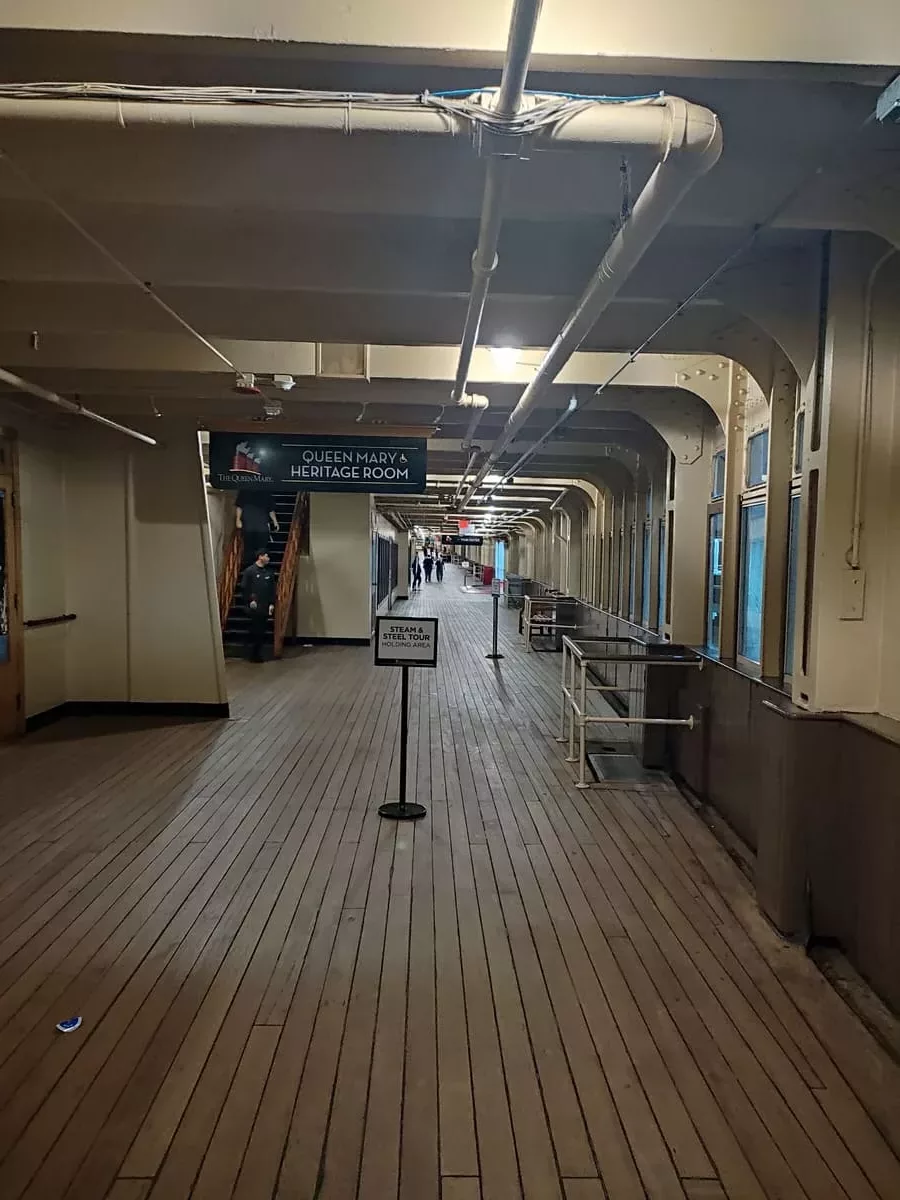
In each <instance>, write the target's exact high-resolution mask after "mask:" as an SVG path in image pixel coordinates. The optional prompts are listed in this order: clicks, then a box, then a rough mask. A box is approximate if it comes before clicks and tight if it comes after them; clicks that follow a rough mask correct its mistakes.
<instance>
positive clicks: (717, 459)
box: [709, 450, 725, 501]
mask: <svg viewBox="0 0 900 1200" xmlns="http://www.w3.org/2000/svg"><path fill="white" fill-rule="evenodd" d="M720 463H721V465H722V472H721V474H722V484H721V491H717V490H716V486H717V476H718V474H719V464H720ZM709 498H710V500H711V501H713V500H724V498H725V451H724V450H717V451H716V452H715V454H714V455H713V456H712V478H711V479H710V484H709Z"/></svg>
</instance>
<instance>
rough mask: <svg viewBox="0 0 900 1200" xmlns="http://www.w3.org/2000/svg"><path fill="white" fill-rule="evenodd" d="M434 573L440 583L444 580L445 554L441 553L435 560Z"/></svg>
mask: <svg viewBox="0 0 900 1200" xmlns="http://www.w3.org/2000/svg"><path fill="white" fill-rule="evenodd" d="M434 573H435V575H436V576H437V581H438V583H443V582H444V556H443V554H439V555H438V556H437V558H436V559H435V560H434Z"/></svg>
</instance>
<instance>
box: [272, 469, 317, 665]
mask: <svg viewBox="0 0 900 1200" xmlns="http://www.w3.org/2000/svg"><path fill="white" fill-rule="evenodd" d="M308 511H309V502H308V494H307V493H306V492H298V493H297V497H296V499H295V500H294V511H293V514H292V515H291V527H290V529H289V530H288V536H287V542H286V543H285V547H284V558H283V559H282V560H281V569H280V570H279V572H278V586H277V589H276V592H275V638H274V642H275V644H274V649H273V653H274V655H275V657H276V658H281V656H282V654H283V653H284V638H285V634H286V633H287V623H288V618H289V617H290V615H291V606H292V605H293V601H294V589H295V587H296V583H297V559H298V558H299V557H300V542H301V538H302V536H303V522H304V520H305V519H306V518H305V514H306V513H308Z"/></svg>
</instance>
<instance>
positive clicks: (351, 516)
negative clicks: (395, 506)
mask: <svg viewBox="0 0 900 1200" xmlns="http://www.w3.org/2000/svg"><path fill="white" fill-rule="evenodd" d="M371 503H372V501H371V497H370V496H368V495H360V494H357V493H354V492H313V493H312V494H311V496H310V498H309V557H308V558H301V559H300V565H299V568H298V572H297V624H296V632H297V636H298V637H299V638H307V637H308V638H338V639H345V638H347V639H351V638H352V639H358V638H365V639H368V638H370V637H371V633H372V631H371V570H372V566H371V563H372V519H371Z"/></svg>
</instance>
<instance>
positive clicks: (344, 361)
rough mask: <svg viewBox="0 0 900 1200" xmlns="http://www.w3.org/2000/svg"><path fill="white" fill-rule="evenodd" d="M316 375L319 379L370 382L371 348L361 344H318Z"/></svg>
mask: <svg viewBox="0 0 900 1200" xmlns="http://www.w3.org/2000/svg"><path fill="white" fill-rule="evenodd" d="M316 375H317V376H318V377H319V379H363V380H365V381H366V382H368V381H369V347H368V346H366V345H363V344H362V343H360V342H317V343H316Z"/></svg>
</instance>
